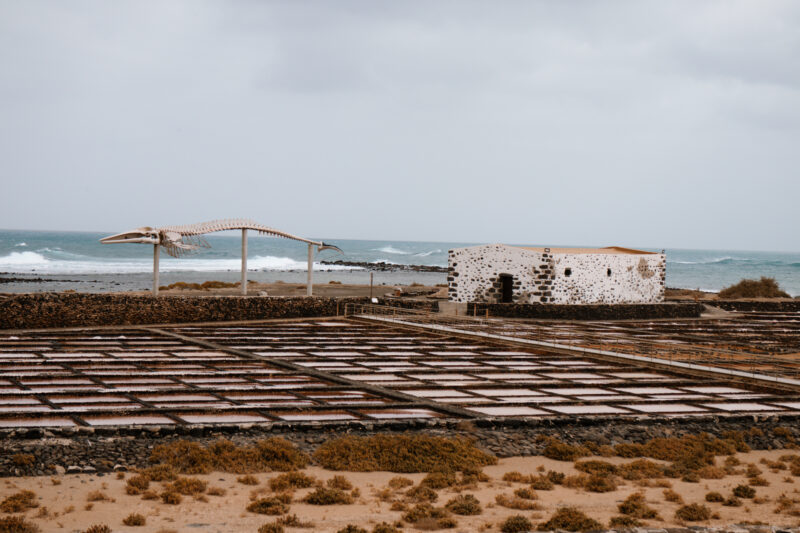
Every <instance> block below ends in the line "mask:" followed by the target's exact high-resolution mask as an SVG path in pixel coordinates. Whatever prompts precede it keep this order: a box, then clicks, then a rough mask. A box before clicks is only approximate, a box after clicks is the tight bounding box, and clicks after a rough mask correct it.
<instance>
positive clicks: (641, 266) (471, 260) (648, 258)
mask: <svg viewBox="0 0 800 533" xmlns="http://www.w3.org/2000/svg"><path fill="white" fill-rule="evenodd" d="M448 255H449V257H448V273H447V281H448V294H449V298H450V300H451V301H455V302H486V303H499V302H501V300H502V289H501V287H502V283H501V274H506V275H510V276H511V277H512V283H513V289H512V302H513V303H558V304H595V303H604V304H613V303H654V302H661V301H663V300H664V288H665V275H666V257H665V256H664V254H630V253H546V252H539V251H535V250H526V249H524V248H518V247H514V246H507V245H503V244H489V245H483V246H472V247H469V248H457V249H454V250H450V251H449V252H448Z"/></svg>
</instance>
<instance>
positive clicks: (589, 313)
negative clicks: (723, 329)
mask: <svg viewBox="0 0 800 533" xmlns="http://www.w3.org/2000/svg"><path fill="white" fill-rule="evenodd" d="M487 310H488V311H489V316H494V317H504V318H538V319H559V320H631V319H638V320H648V319H654V318H696V317H699V316H700V313H702V312H703V305H702V304H697V303H693V302H692V303H660V304H614V305H609V304H589V305H561V304H483V303H470V304H468V306H467V314H469V315H476V316H486V311H487Z"/></svg>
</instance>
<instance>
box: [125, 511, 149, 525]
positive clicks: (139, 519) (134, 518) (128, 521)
mask: <svg viewBox="0 0 800 533" xmlns="http://www.w3.org/2000/svg"><path fill="white" fill-rule="evenodd" d="M122 523H123V524H125V525H126V526H143V525H145V523H147V520H146V519H145V517H144V516H142V515H140V514H139V513H131V514H129V515H128V516H126V517H125V518H124V519H123V520H122Z"/></svg>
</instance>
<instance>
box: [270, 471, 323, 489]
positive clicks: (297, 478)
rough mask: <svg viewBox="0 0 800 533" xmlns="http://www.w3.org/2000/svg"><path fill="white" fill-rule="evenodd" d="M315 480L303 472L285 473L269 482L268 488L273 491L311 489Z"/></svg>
mask: <svg viewBox="0 0 800 533" xmlns="http://www.w3.org/2000/svg"><path fill="white" fill-rule="evenodd" d="M316 482H317V478H315V477H314V476H309V475H308V474H304V473H303V472H286V473H285V474H281V475H279V476H276V477H274V478H272V479H270V480H269V488H270V489H272V490H274V491H280V490H288V489H305V488H308V487H313V486H314V484H316Z"/></svg>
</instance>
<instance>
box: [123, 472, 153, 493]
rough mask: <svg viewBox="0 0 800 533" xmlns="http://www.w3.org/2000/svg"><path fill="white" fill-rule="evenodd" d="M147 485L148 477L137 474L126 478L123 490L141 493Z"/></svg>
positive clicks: (148, 482) (148, 485)
mask: <svg viewBox="0 0 800 533" xmlns="http://www.w3.org/2000/svg"><path fill="white" fill-rule="evenodd" d="M149 487H150V479H149V478H148V477H147V476H145V475H143V474H138V475H135V476H133V477H129V478H128V481H127V482H126V483H125V492H126V493H127V494H131V495H136V494H141V493H143V492H144V491H146V490H147V489H148V488H149Z"/></svg>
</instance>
